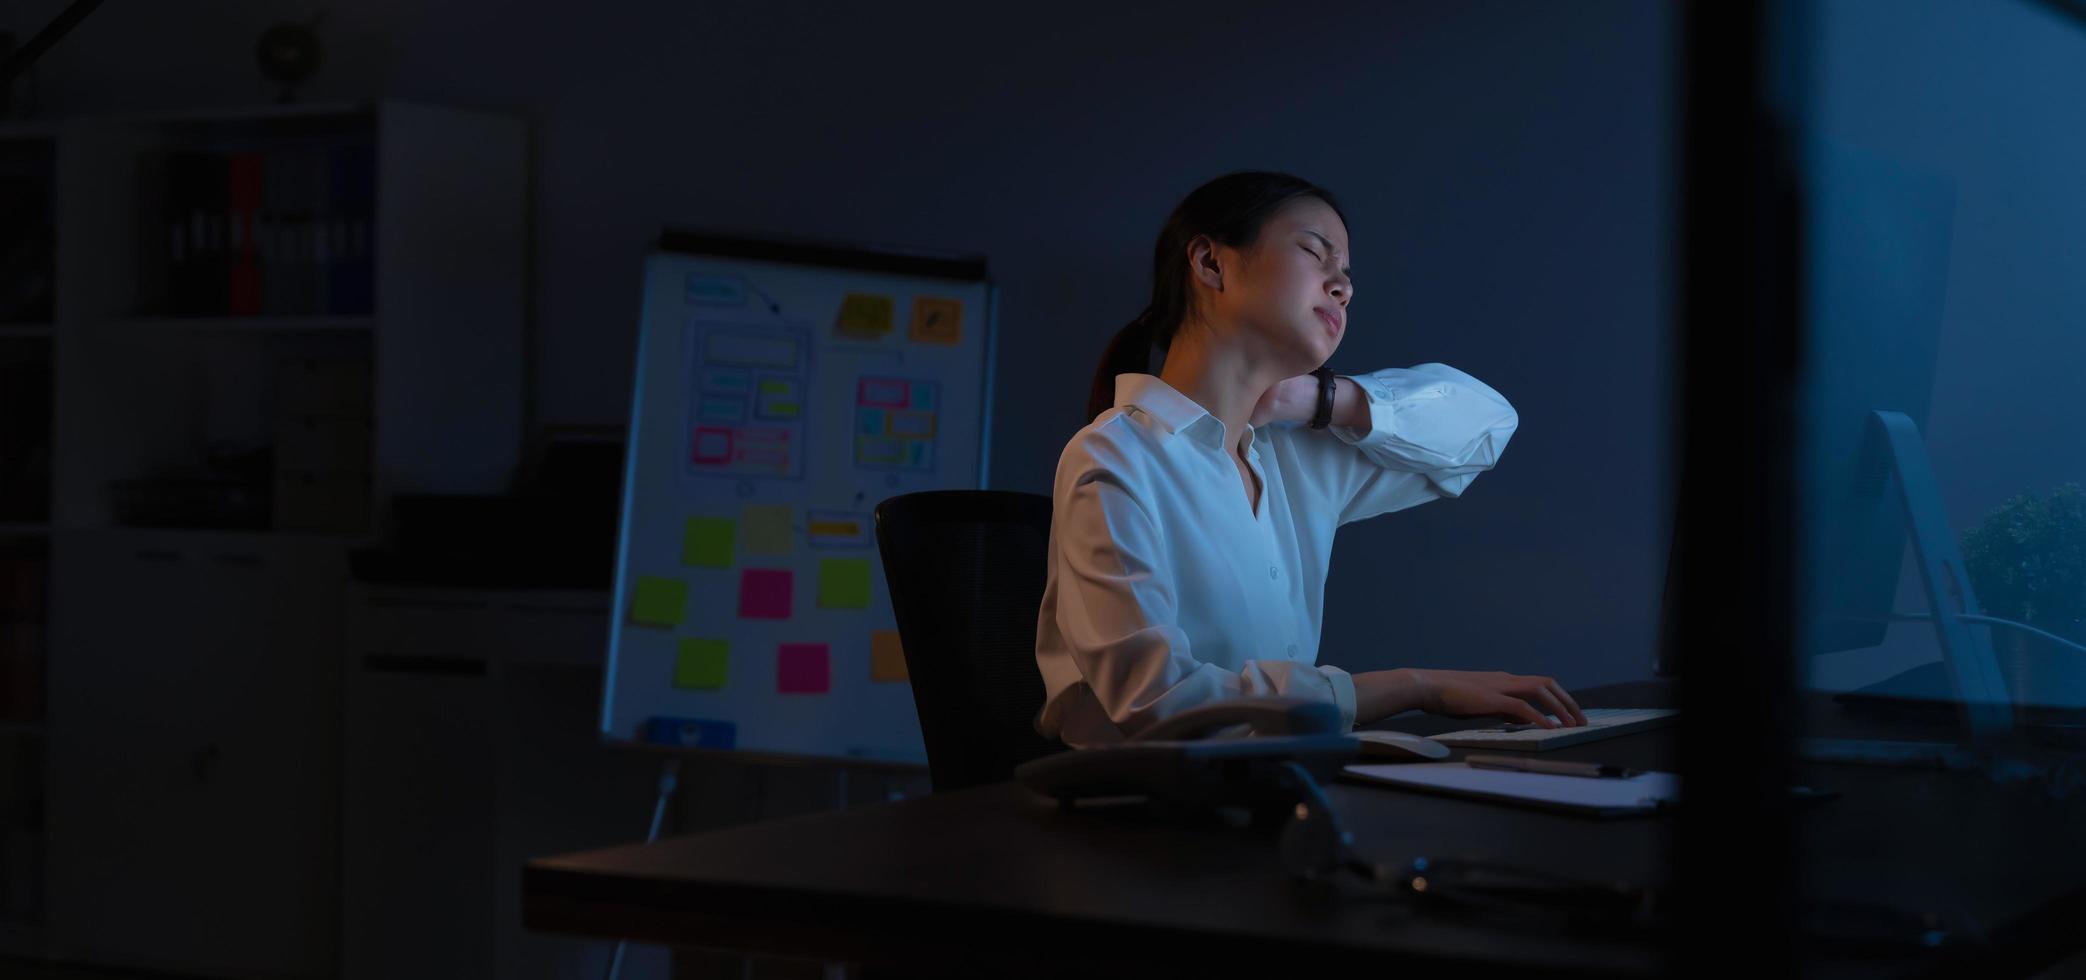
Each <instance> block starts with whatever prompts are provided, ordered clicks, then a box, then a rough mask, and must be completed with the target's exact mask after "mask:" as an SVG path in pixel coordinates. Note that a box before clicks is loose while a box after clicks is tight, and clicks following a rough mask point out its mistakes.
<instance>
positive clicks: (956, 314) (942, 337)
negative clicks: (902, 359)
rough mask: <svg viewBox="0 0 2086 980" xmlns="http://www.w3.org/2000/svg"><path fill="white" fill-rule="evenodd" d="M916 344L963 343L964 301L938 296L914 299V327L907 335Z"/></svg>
mask: <svg viewBox="0 0 2086 980" xmlns="http://www.w3.org/2000/svg"><path fill="white" fill-rule="evenodd" d="M906 337H907V339H909V340H911V341H912V342H914V343H916V344H958V343H962V342H963V301H962V300H960V299H943V298H941V297H938V296H916V297H914V298H913V326H912V329H911V330H910V331H907V333H906Z"/></svg>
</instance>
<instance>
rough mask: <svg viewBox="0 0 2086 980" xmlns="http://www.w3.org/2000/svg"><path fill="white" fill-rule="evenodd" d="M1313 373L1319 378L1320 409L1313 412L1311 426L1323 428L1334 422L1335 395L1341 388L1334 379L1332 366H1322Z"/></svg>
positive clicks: (1312, 373)
mask: <svg viewBox="0 0 2086 980" xmlns="http://www.w3.org/2000/svg"><path fill="white" fill-rule="evenodd" d="M1311 375H1312V376H1313V377H1315V378H1317V379H1318V410H1317V411H1315V412H1312V413H1311V428H1313V429H1323V428H1325V427H1326V426H1329V425H1331V424H1333V395H1334V394H1335V393H1336V392H1338V391H1339V390H1340V384H1339V382H1338V381H1336V380H1335V379H1334V377H1333V369H1332V368H1328V367H1322V368H1319V369H1318V370H1316V371H1313V372H1311Z"/></svg>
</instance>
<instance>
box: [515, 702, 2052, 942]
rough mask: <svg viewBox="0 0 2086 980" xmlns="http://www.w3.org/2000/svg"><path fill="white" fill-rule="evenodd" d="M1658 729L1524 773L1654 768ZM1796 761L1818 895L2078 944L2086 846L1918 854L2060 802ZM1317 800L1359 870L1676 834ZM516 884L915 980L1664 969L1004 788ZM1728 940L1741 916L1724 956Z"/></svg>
mask: <svg viewBox="0 0 2086 980" xmlns="http://www.w3.org/2000/svg"><path fill="white" fill-rule="evenodd" d="M1672 695H1673V692H1672V689H1671V687H1670V685H1668V684H1666V683H1664V682H1656V681H1654V682H1641V683H1636V684H1625V685H1614V686H1610V687H1605V688H1594V689H1589V690H1586V691H1583V692H1574V696H1575V697H1577V698H1578V699H1579V702H1580V704H1581V705H1583V706H1586V707H1660V706H1665V705H1669V704H1671V703H1672V702H1671V698H1672ZM1813 701H1814V702H1815V704H1814V706H1813V710H1814V711H1816V712H1817V713H1818V715H1819V717H1820V718H1821V720H1822V721H1824V722H1830V724H1828V725H1826V726H1825V727H1821V728H1819V729H1815V731H1817V733H1818V734H1831V735H1837V736H1844V737H1859V736H1864V735H1869V736H1875V737H1881V734H1882V730H1884V729H1888V728H1890V726H1889V725H1887V724H1885V723H1883V722H1877V721H1871V720H1863V719H1850V718H1845V717H1842V716H1841V715H1840V713H1839V712H1838V711H1837V710H1836V709H1833V708H1832V707H1831V705H1830V704H1829V702H1827V701H1825V699H1823V698H1814V699H1813ZM1470 725H1471V723H1470V722H1468V721H1456V720H1454V719H1445V718H1433V717H1427V716H1417V715H1415V716H1401V717H1400V718H1398V719H1393V720H1392V721H1391V722H1388V723H1386V724H1384V725H1382V726H1380V727H1386V728H1398V729H1401V730H1407V731H1415V732H1420V733H1423V734H1425V733H1434V732H1439V731H1445V730H1452V729H1456V728H1465V727H1470ZM1924 734H1925V735H1926V736H1927V737H1933V736H1934V734H1935V733H1933V732H1932V731H1928V732H1925V733H1924ZM1672 735H1673V732H1672V730H1671V729H1664V730H1656V731H1651V732H1642V733H1638V734H1635V735H1627V736H1622V737H1619V738H1614V739H1608V740H1604V741H1601V742H1595V743H1591V744H1586V745H1579V746H1573V747H1570V748H1566V749H1561V750H1556V751H1553V752H1548V753H1545V754H1544V755H1545V757H1546V758H1561V759H1599V760H1602V761H1608V762H1615V763H1621V764H1625V765H1631V766H1638V767H1647V768H1670V767H1671V765H1672V755H1671V753H1672V742H1673V739H1672ZM1900 737H1910V736H1906V735H1904V734H1902V732H1901V734H1900ZM1457 755H1458V756H1459V757H1460V756H1461V755H1462V753H1461V752H1458V753H1457ZM1801 768H1802V772H1803V775H1804V778H1805V780H1806V781H1807V782H1808V783H1809V784H1811V785H1813V786H1816V787H1820V788H1826V789H1836V790H1840V791H1841V792H1842V793H1844V794H1845V795H1844V797H1843V798H1842V799H1839V800H1836V801H1832V802H1829V803H1824V804H1819V805H1818V806H1816V807H1814V808H1813V809H1811V810H1810V811H1808V812H1807V813H1806V815H1805V816H1804V817H1803V818H1802V821H1801V826H1800V827H1799V833H1800V834H1801V835H1803V838H1804V840H1805V842H1806V843H1805V852H1804V854H1803V857H1804V859H1805V861H1806V862H1807V866H1808V867H1809V868H1810V869H1812V871H1813V873H1814V874H1815V875H1816V878H1815V880H1814V882H1813V884H1812V886H1811V889H1812V891H1813V892H1817V893H1821V894H1829V895H1831V896H1832V897H1835V898H1847V899H1882V898H1895V899H1897V900H1899V901H1902V902H1910V903H1915V904H1921V903H1938V904H1941V905H1947V906H1949V907H1951V908H1954V909H1958V910H1960V911H1962V912H1963V913H1965V914H1968V915H1971V916H1973V917H1974V919H1975V921H1976V922H1977V923H1978V924H1980V925H1982V926H1984V927H1986V928H1988V929H1992V930H1994V931H1995V932H1996V933H1997V935H1998V937H1999V938H2000V939H2001V940H2003V942H1998V943H1995V945H1996V946H2001V947H2003V948H2004V950H2005V959H2004V961H2003V962H2002V961H1998V960H1990V961H1988V962H1986V963H1984V964H1983V965H1986V966H1990V967H1996V968H1998V969H1996V970H1994V971H1993V972H1995V973H1997V972H2001V971H2004V970H2020V969H2027V968H2032V967H2034V966H2037V965H2039V964H2041V963H2046V962H2048V961H2050V960H2053V959H2056V958H2058V957H2059V956H2061V955H2064V954H2065V953H2067V952H2068V951H2071V950H2075V949H2078V948H2080V946H2081V945H2082V944H2086V937H2082V936H2080V935H2079V933H2078V930H2076V929H2075V928H2074V926H2073V923H2075V922H2076V921H2078V920H2079V917H2080V916H2081V915H2082V914H2086V853H2081V852H2086V847H2078V848H2070V849H2066V850H2068V853H2062V854H2056V855H2049V856H2048V859H2047V860H2044V859H2043V858H2044V855H2041V854H2038V855H2037V856H2036V859H2035V860H2034V861H2032V862H2029V861H2018V860H2017V861H2015V862H2014V863H2013V866H2009V867H2007V868H2005V869H2004V873H2000V874H1995V873H1993V870H1992V868H1991V867H1990V866H1988V865H1987V864H1985V863H1984V862H1985V861H1986V860H1988V859H1990V858H1991V857H1992V855H1990V854H1984V853H1967V854H1966V853H1960V852H1953V851H1948V852H1945V853H1943V854H1942V855H1941V856H1940V857H1938V858H1937V859H1936V860H1933V861H1930V862H1926V863H1924V864H1915V863H1913V860H1912V859H1913V857H1914V856H1916V855H1919V854H1921V853H1932V852H1933V849H1934V845H1933V844H1932V843H1929V842H1934V841H1946V840H1955V839H1963V838H1964V836H1965V835H1967V837H1968V839H1971V840H2010V841H2037V842H2042V843H2045V844H2055V843H2058V842H2066V841H2072V840H2076V839H2077V835H2078V833H2079V831H2078V830H2077V828H2078V827H2080V826H2086V823H2081V822H2080V821H2079V817H2080V816H2082V815H2086V806H2082V804H2081V802H2080V801H2079V800H2077V799H2069V800H2057V801H2052V800H2049V799H2048V798H2047V797H2046V796H2044V795H2043V794H2041V793H2040V791H2039V790H2038V791H2030V790H2029V789H2027V788H2025V787H2021V786H2018V785H2015V786H1993V785H1991V784H1990V783H1988V782H1985V781H1984V780H1982V779H1981V778H1980V777H1977V776H1974V775H1970V774H1953V773H1939V772H1922V771H1914V770H1898V769H1884V768H1876V767H1847V766H1834V767H1801ZM1326 788H1327V792H1328V795H1329V796H1330V798H1331V800H1332V802H1333V804H1334V805H1335V806H1336V807H1338V808H1339V810H1340V813H1341V814H1342V816H1343V818H1344V819H1345V821H1346V823H1347V825H1348V826H1349V828H1350V829H1351V830H1353V831H1354V834H1355V837H1356V847H1357V850H1359V851H1360V852H1361V853H1362V855H1363V856H1364V857H1367V858H1370V859H1373V860H1382V861H1392V860H1399V861H1402V860H1403V859H1404V858H1406V857H1409V856H1410V855H1412V854H1415V853H1428V854H1436V855H1448V854H1460V855H1475V856H1485V857H1491V858H1496V859H1501V860H1506V861H1512V862H1516V863H1520V864H1525V865H1528V866H1531V867H1537V868H1542V869H1546V870H1551V871H1556V872H1561V873H1567V874H1574V875H1583V876H1589V877H1597V878H1598V877H1620V878H1624V879H1630V880H1638V881H1656V880H1658V879H1659V877H1660V876H1661V873H1662V868H1663V866H1664V862H1665V858H1666V849H1667V847H1668V844H1669V842H1670V837H1671V829H1672V824H1671V820H1670V818H1668V817H1660V816H1652V817H1634V818H1622V819H1593V818H1585V817H1577V816H1571V815H1563V814H1553V813H1546V812H1543V811H1538V810H1532V809H1527V808H1521V807H1510V806H1502V805H1497V804H1491V803H1484V802H1480V801H1475V800H1466V799H1457V798H1451V797H1441V796H1429V795H1423V794H1416V793H1409V792H1402V791H1397V790H1389V789H1385V788H1380V787H1375V786H1365V785H1358V784H1350V783H1346V782H1338V783H1333V784H1331V785H1329V786H1327V787H1326ZM1985 835H1993V836H1985ZM2016 846H2017V847H2018V846H2019V845H2016ZM2012 856H2013V857H2016V858H2021V857H2025V855H2019V854H2015V855H2012ZM2024 864H2025V865H2026V866H2022V865H2024ZM522 891H523V914H524V921H525V924H526V925H527V926H528V927H529V928H531V929H542V930H553V931H563V932H577V933H585V934H591V935H597V936H617V937H624V938H629V939H634V940H640V941H646V942H658V943H669V944H679V945H688V946H702V947H712V948H726V949H736V950H742V951H745V952H749V953H757V954H772V955H788V956H810V957H819V958H826V959H833V960H843V961H849V962H856V963H863V964H867V965H872V966H893V967H901V968H903V969H906V970H910V971H916V972H919V973H926V974H935V973H941V974H948V975H978V976H1004V975H1038V976H1041V975H1055V976H1066V975H1076V976H1081V977H1082V978H1084V977H1094V976H1111V975H1121V976H1132V975H1135V976H1154V975H1176V974H1177V975H1197V976H1204V977H1207V976H1212V975H1235V974H1239V973H1241V972H1245V971H1248V970H1250V969H1252V968H1254V967H1258V966H1260V965H1262V964H1267V963H1270V962H1286V963H1289V964H1300V963H1308V964H1310V970H1311V972H1312V973H1314V974H1317V975H1330V973H1331V972H1332V971H1345V970H1382V969H1386V968H1395V969H1399V970H1401V971H1402V970H1412V969H1428V968H1450V967H1458V966H1460V967H1466V968H1467V967H1468V966H1470V965H1473V964H1486V965H1490V966H1493V967H1507V968H1511V969H1515V970H1536V971H1541V972H1579V973H1586V974H1599V975H1607V976H1614V975H1621V974H1635V975H1643V974H1652V973H1656V972H1658V971H1659V970H1660V968H1661V959H1660V958H1661V955H1662V954H1661V952H1660V951H1659V950H1657V949H1655V948H1651V947H1648V946H1645V945H1641V944H1632V943H1628V942H1622V941H1610V940H1597V939H1589V938H1580V937H1572V936H1566V935H1552V934H1545V933H1538V932H1525V931H1522V932H1509V931H1505V930H1503V929H1500V928H1497V927H1488V926H1485V925H1483V924H1480V923H1461V922H1455V921H1449V920H1443V919H1440V918H1434V917H1425V916H1420V915H1418V914H1416V913H1413V912H1411V911H1410V910H1409V909H1408V908H1407V907H1406V906H1404V905H1403V904H1402V903H1399V902H1396V901H1393V900H1389V899H1385V898H1382V897H1378V896H1377V895H1375V894H1374V893H1372V892H1371V891H1370V889H1369V887H1368V886H1367V885H1366V884H1364V883H1361V882H1359V881H1355V882H1340V883H1334V884H1325V883H1316V884H1314V883H1307V882H1299V881H1295V880H1292V879H1290V878H1289V877H1287V876H1286V875H1285V873H1284V872H1283V869H1282V867H1281V862H1280V859H1279V856H1278V854H1277V852H1276V848H1275V846H1274V841H1273V840H1272V839H1271V838H1270V837H1269V836H1267V835H1264V834H1256V833H1255V832H1253V831H1250V830H1246V829H1239V828H1232V827H1226V826H1221V825H1208V826H1179V825H1167V824H1161V823H1157V822H1155V821H1152V820H1150V819H1147V818H1145V817H1144V816H1143V815H1142V814H1141V813H1140V812H1138V811H1137V810H1135V809H1134V808H1117V809H1108V808H1093V809H1088V808H1082V809H1080V810H1078V811H1075V812H1064V811H1060V810H1059V809H1058V807H1057V806H1056V804H1055V803H1053V802H1052V801H1049V800H1046V799H1043V798H1040V797H1037V796H1035V795H1034V794H1032V793H1030V792H1028V791H1027V790H1025V789H1023V788H1022V787H1020V786H1018V785H1016V784H1012V783H1007V784H999V785H994V786H985V787H978V788H975V789H970V790H965V791H960V792H953V793H945V794H936V795H933V796H929V797H925V798H921V799H915V800H906V801H901V802H897V803H889V804H879V805H872V806H863V807H857V808H853V809H849V810H844V811H838V812H833V813H821V814H812V815H806V816H800V817H794V818H789V819H783V820H773V821H768V822H764V823H759V824H753V825H749V826H742V827H737V828H732V829H728V830H721V831H714V832H710V833H704V834H697V835H692V836H686V837H677V838H671V839H666V840H662V841H659V842H657V843H654V844H649V845H633V846H626V847H615V848H609V849H605V850H599V851H590V852H586V853H582V854H573V855H566V856H561V857H553V858H545V859H541V860H537V861H532V862H530V863H529V865H528V866H527V868H526V870H525V871H524V873H523V881H522ZM1744 930H1745V923H1744V921H1743V919H1742V917H1735V918H1734V941H1742V937H1743V934H1744ZM1928 957H1929V958H1927V959H1922V958H1920V957H1919V956H1916V955H1914V954H1911V953H1904V954H1897V955H1894V956H1885V957H1880V958H1878V957H1860V958H1857V957H1853V956H1850V955H1845V954H1842V955H1839V956H1836V957H1833V958H1828V959H1825V960H1821V961H1820V965H1821V966H1823V967H1824V968H1825V970H1824V972H1829V973H1833V974H1838V975H1850V976H1866V975H1883V976H1887V975H1902V974H1904V973H1907V972H1911V971H1914V970H1917V969H1918V968H1920V967H1921V966H1927V967H1931V966H1933V965H1934V963H1933V961H1932V960H1931V954H1928ZM1958 965H1962V964H1958Z"/></svg>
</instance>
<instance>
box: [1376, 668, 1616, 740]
mask: <svg viewBox="0 0 2086 980" xmlns="http://www.w3.org/2000/svg"><path fill="white" fill-rule="evenodd" d="M1413 674H1414V675H1415V677H1416V680H1417V682H1418V684H1417V686H1418V700H1419V707H1420V710H1421V711H1425V712H1427V713H1428V714H1434V715H1447V716H1449V717H1451V718H1475V717H1480V716H1485V715H1503V716H1505V717H1508V718H1512V719H1513V720H1515V721H1517V722H1526V723H1528V724H1531V725H1539V726H1541V727H1543V728H1559V727H1565V726H1571V727H1577V726H1580V725H1584V724H1586V714H1585V712H1583V711H1581V710H1580V709H1579V702H1577V701H1574V700H1572V696H1571V695H1570V694H1567V693H1565V689H1564V688H1563V687H1562V686H1561V685H1559V684H1558V683H1557V681H1556V680H1555V679H1554V678H1549V677H1542V676H1538V675H1532V674H1509V673H1505V672H1503V671H1497V670H1484V671H1478V670H1417V669H1414V670H1413ZM1538 706H1540V708H1541V710H1537V708H1538ZM1545 714H1550V715H1556V716H1557V719H1558V720H1557V722H1552V721H1550V719H1548V718H1546V717H1544V715H1545Z"/></svg>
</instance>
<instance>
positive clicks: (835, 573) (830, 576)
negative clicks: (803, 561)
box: [818, 558, 869, 609]
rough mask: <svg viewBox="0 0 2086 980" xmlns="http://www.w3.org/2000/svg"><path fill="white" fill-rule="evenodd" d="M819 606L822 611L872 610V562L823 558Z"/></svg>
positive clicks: (821, 562) (819, 586)
mask: <svg viewBox="0 0 2086 980" xmlns="http://www.w3.org/2000/svg"><path fill="white" fill-rule="evenodd" d="M818 604H819V607H820V608H822V609H867V608H869V559H867V558H826V559H821V560H820V561H819V563H818Z"/></svg>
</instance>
